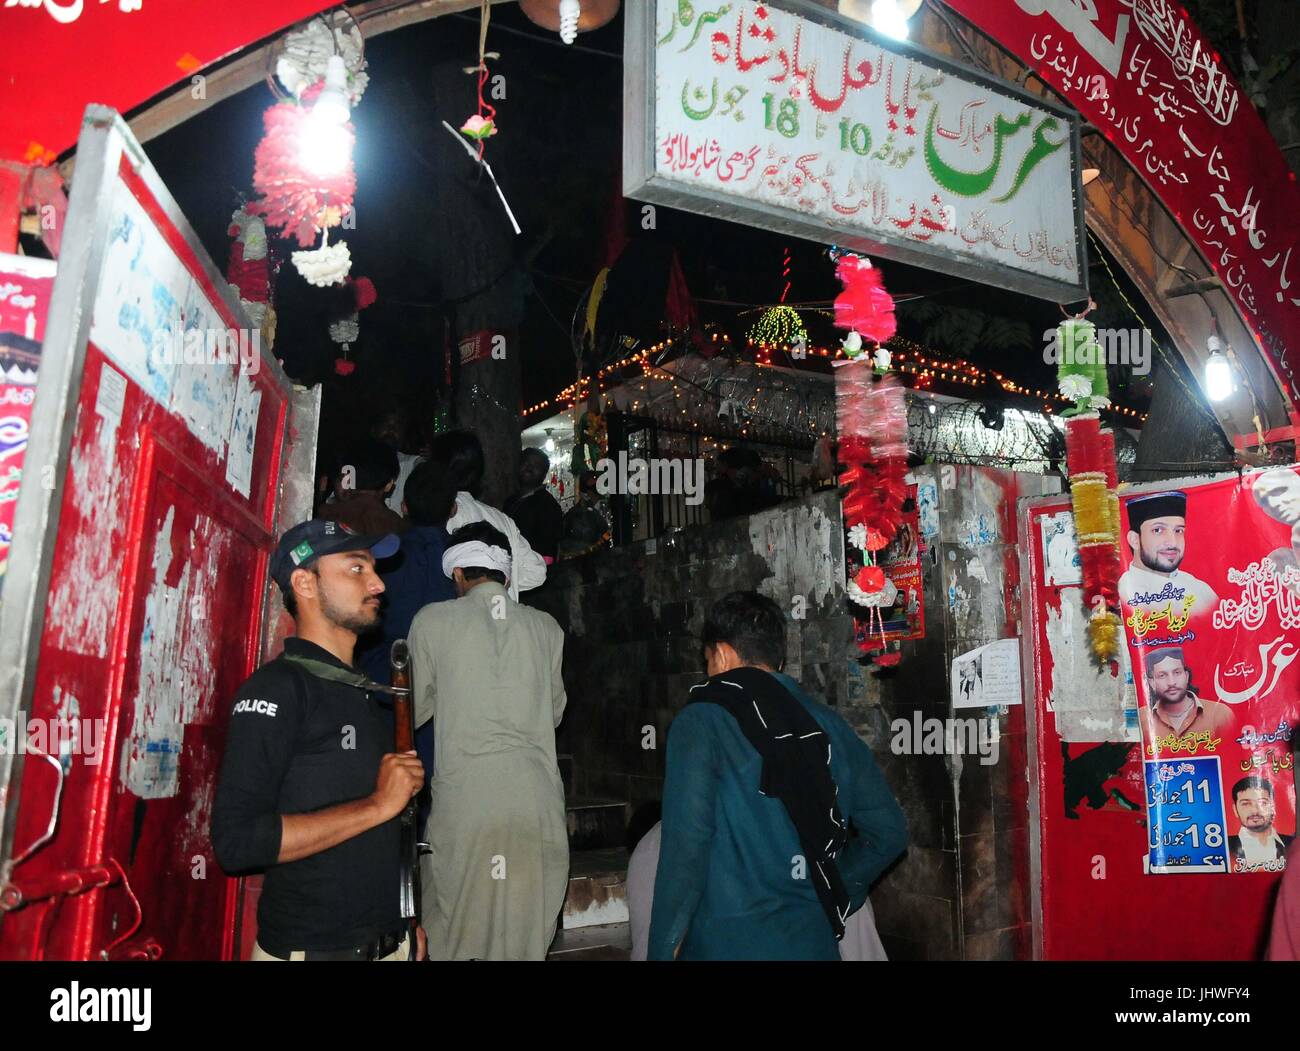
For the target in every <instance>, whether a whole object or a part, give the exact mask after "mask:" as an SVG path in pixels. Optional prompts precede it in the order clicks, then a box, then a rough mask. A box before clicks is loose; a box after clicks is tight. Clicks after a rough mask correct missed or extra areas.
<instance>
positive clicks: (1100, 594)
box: [1057, 317, 1120, 663]
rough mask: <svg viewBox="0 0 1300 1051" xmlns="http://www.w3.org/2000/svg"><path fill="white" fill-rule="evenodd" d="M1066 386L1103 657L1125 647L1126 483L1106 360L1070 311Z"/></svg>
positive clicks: (1085, 567) (1096, 646)
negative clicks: (1122, 527) (1122, 541)
mask: <svg viewBox="0 0 1300 1051" xmlns="http://www.w3.org/2000/svg"><path fill="white" fill-rule="evenodd" d="M1057 341H1058V343H1059V346H1060V348H1061V362H1060V364H1059V366H1058V373H1057V375H1058V382H1059V386H1060V390H1061V393H1062V394H1063V395H1065V396H1066V397H1069V398H1073V399H1075V405H1074V407H1073V408H1071V409H1067V410H1066V411H1065V412H1064V413H1062V416H1064V417H1066V421H1065V460H1066V469H1067V472H1068V474H1069V477H1070V504H1071V506H1072V507H1073V509H1074V528H1075V532H1076V534H1077V535H1078V538H1079V561H1080V564H1081V568H1082V573H1083V593H1084V601H1085V602H1086V603H1087V605H1088V607H1089V609H1091V610H1092V613H1091V615H1090V617H1089V619H1088V644H1089V646H1090V647H1091V649H1092V652H1093V654H1094V655H1095V656H1096V658H1097V659H1098V660H1099V661H1101V662H1102V663H1106V662H1109V661H1111V660H1114V659H1115V657H1116V656H1117V655H1118V654H1119V646H1120V618H1119V614H1118V610H1119V574H1120V557H1119V496H1118V493H1117V492H1116V488H1117V486H1118V483H1119V475H1118V469H1117V468H1116V464H1115V435H1114V433H1113V432H1111V431H1109V430H1103V429H1102V426H1101V418H1100V416H1099V415H1098V414H1097V411H1096V410H1097V409H1099V408H1103V407H1105V406H1108V405H1109V404H1110V400H1109V397H1108V395H1109V386H1108V382H1107V378H1106V364H1105V360H1104V358H1102V355H1101V352H1100V349H1099V348H1098V346H1097V342H1096V328H1095V327H1094V326H1093V325H1092V323H1091V322H1088V321H1084V320H1083V319H1082V318H1081V317H1079V318H1068V319H1066V320H1065V321H1062V322H1061V324H1060V326H1059V327H1058V328H1057Z"/></svg>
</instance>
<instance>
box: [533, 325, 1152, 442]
mask: <svg viewBox="0 0 1300 1051" xmlns="http://www.w3.org/2000/svg"><path fill="white" fill-rule="evenodd" d="M676 342H677V341H676V340H673V339H664V340H660V341H659V342H658V343H655V344H652V345H651V346H649V347H645V348H644V349H642V350H639V351H637V352H636V353H634V354H629V355H628V356H626V357H624V358H622V359H620V360H618V361H614V362H611V363H610V364H608V365H606V366H604V367H603V368H601V369H599V370H598V371H597V372H596V374H595V376H594V377H593V376H584V377H582V378H580V379H578V380H576V381H574V382H573V383H571V384H569V385H568V386H567V387H564V388H562V389H561V390H558V391H556V392H555V394H553V395H552V396H551V397H550V398H547V399H545V400H543V401H539V402H537V403H536V404H535V405H530V406H528V407H527V408H526V409H524V412H523V415H524V417H525V418H526V419H527V418H529V417H533V416H535V415H537V414H538V413H540V412H543V411H545V410H547V409H550V410H551V411H552V412H562V411H565V410H567V409H571V408H572V407H573V406H574V405H577V404H579V403H581V402H584V401H586V400H587V398H589V397H590V396H591V395H592V394H593V393H604V391H605V389H606V383H607V380H608V379H609V377H611V376H613V375H614V374H615V373H617V372H620V371H621V370H623V369H626V368H629V367H632V366H640V368H641V372H642V375H643V376H647V377H651V376H652V374H654V373H661V374H662V375H661V376H654V377H653V378H662V379H665V380H670V381H672V382H673V384H674V389H676V386H677V377H676V376H675V375H674V374H673V373H672V372H670V371H669V370H667V369H664V368H662V367H661V366H658V365H654V364H651V362H650V358H651V357H652V356H657V355H658V354H660V353H661V352H663V351H666V350H669V349H671V348H672V347H673V346H674V345H675V344H676ZM712 342H713V343H715V344H719V350H722V349H725V348H728V347H730V345H731V338H730V337H729V336H727V335H726V334H725V333H713V335H712ZM745 342H746V346H747V348H748V349H749V350H751V351H753V352H754V355H755V356H754V359H753V363H754V364H755V365H757V366H759V367H769V368H770V367H775V366H774V365H773V362H772V355H773V354H774V353H781V354H784V355H785V357H786V358H787V359H788V360H790V361H791V362H792V363H793V362H796V361H800V360H807V359H812V358H825V359H828V360H836V359H843V358H844V357H845V353H844V348H843V347H841V346H838V345H837V346H834V347H828V346H821V347H818V346H805V345H804V344H801V343H794V344H791V343H767V342H764V343H757V342H755V341H753V340H746V341H745ZM885 346H886V348H888V349H889V350H890V352H891V354H892V356H893V361H892V367H893V368H894V369H895V370H896V371H897V372H899V373H901V374H902V375H903V376H907V377H911V378H912V382H911V383H910V384H908V385H909V386H910V387H912V388H913V389H914V390H917V391H923V392H925V391H933V390H934V389H935V384H936V383H941V384H948V385H951V386H954V387H976V388H978V387H984V386H987V385H989V384H990V383H993V384H996V385H997V386H998V387H999V388H1001V389H1002V390H1003V391H1004V392H1006V393H1007V394H1013V395H1016V396H1019V397H1022V398H1024V399H1026V401H1029V402H1037V403H1038V405H1037V407H1039V408H1041V411H1042V412H1043V413H1044V414H1045V415H1049V416H1050V415H1052V413H1053V412H1054V411H1055V410H1056V409H1057V408H1059V407H1061V406H1069V405H1071V404H1073V403H1072V401H1071V399H1069V398H1067V397H1065V396H1064V395H1063V394H1061V393H1060V392H1059V391H1054V390H1045V389H1043V388H1041V387H1031V386H1028V385H1026V384H1022V383H1019V382H1018V381H1016V380H1014V379H1012V378H1011V377H1010V376H1007V375H1005V374H1003V373H1001V372H999V371H998V370H996V369H985V368H982V367H981V366H978V365H974V364H972V363H971V362H969V361H964V360H961V359H944V358H941V357H939V356H938V355H936V354H935V353H934V352H933V351H932V350H929V349H928V348H926V347H924V346H922V345H921V344H919V343H916V342H914V341H913V340H910V339H905V338H902V337H895V338H894V339H891V340H890V341H889V342H888V343H886V344H885ZM593 380H594V382H595V389H594V390H593V389H592V383H593ZM619 382H620V384H621V383H624V382H626V379H621V380H620V381H619ZM697 386H698V385H697ZM701 389H703V388H701ZM678 397H680V393H678ZM638 405H639V401H637V402H634V404H633V408H634V409H635V408H636V407H637V406H638ZM1105 412H1106V413H1107V414H1109V415H1112V416H1115V417H1118V418H1119V419H1120V420H1122V421H1123V422H1125V423H1127V424H1129V425H1138V424H1142V423H1145V422H1146V420H1147V414H1146V413H1143V412H1139V411H1138V410H1137V409H1134V408H1131V407H1129V406H1126V405H1112V406H1110V408H1109V409H1107V410H1105ZM682 414H683V415H685V414H686V410H683V411H682ZM696 426H697V427H698V423H697V424H696ZM823 433H825V432H824V431H823Z"/></svg>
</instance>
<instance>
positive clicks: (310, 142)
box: [298, 111, 352, 175]
mask: <svg viewBox="0 0 1300 1051" xmlns="http://www.w3.org/2000/svg"><path fill="white" fill-rule="evenodd" d="M351 149H352V143H351V142H350V141H349V139H348V132H347V129H346V128H344V127H343V125H341V124H336V123H334V121H333V120H331V119H329V118H328V116H325V117H320V116H317V115H316V113H315V111H313V112H312V113H311V114H310V115H309V116H308V117H307V120H306V121H304V122H303V129H302V136H301V138H300V140H299V142H298V157H299V159H300V160H301V161H302V164H303V167H304V168H306V169H307V170H308V171H310V172H311V173H312V174H314V175H335V174H337V173H338V172H341V171H342V170H343V169H344V168H345V167H347V163H348V157H349V156H350V154H351Z"/></svg>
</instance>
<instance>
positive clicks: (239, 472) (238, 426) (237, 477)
mask: <svg viewBox="0 0 1300 1051" xmlns="http://www.w3.org/2000/svg"><path fill="white" fill-rule="evenodd" d="M261 409H262V392H261V391H260V390H258V389H257V388H256V387H255V386H254V385H253V382H252V381H251V380H250V379H249V378H248V375H247V374H246V373H244V372H240V374H239V386H238V389H237V390H236V391H235V412H234V416H233V418H232V419H231V424H230V441H229V442H228V443H227V446H226V481H227V482H229V483H230V486H231V488H233V489H234V490H235V492H237V493H239V495H240V496H244V497H247V496H248V491H249V487H250V486H251V485H252V481H253V451H254V449H255V447H256V442H257V416H258V413H259V412H261Z"/></svg>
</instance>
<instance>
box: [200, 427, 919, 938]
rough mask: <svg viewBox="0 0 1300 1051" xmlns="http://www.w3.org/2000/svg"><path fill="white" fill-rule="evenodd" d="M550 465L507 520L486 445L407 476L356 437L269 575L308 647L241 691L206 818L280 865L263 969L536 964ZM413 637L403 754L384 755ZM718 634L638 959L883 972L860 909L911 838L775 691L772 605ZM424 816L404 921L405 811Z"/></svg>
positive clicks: (545, 891)
mask: <svg viewBox="0 0 1300 1051" xmlns="http://www.w3.org/2000/svg"><path fill="white" fill-rule="evenodd" d="M548 468H549V464H548V462H547V460H546V457H545V455H544V454H543V453H541V452H540V451H539V450H528V451H527V452H526V453H525V454H524V455H523V457H522V462H521V466H520V471H519V482H520V489H519V492H518V493H517V494H516V495H515V496H514V497H512V498H511V500H510V501H509V502H508V503H507V508H508V509H509V511H510V513H509V514H507V513H506V512H505V511H503V510H500V509H497V508H495V507H492V506H490V505H488V504H486V503H483V502H482V501H481V500H480V499H479V498H478V496H477V495H476V493H477V492H478V491H479V486H480V483H481V481H482V477H483V471H484V456H483V449H482V446H481V444H480V442H479V441H478V439H477V438H476V437H475V436H474V435H473V434H472V433H469V432H464V431H451V432H445V433H442V434H439V435H437V436H435V437H434V439H433V440H432V441H431V442H430V443H429V445H428V447H427V448H426V449H425V450H424V451H423V454H422V455H420V456H418V457H411V458H409V459H408V460H406V461H405V462H403V461H402V460H401V459H399V456H398V454H397V453H395V452H394V451H393V450H392V449H391V447H387V446H385V445H384V444H383V443H382V442H380V441H377V440H376V441H367V442H364V443H359V444H358V445H357V447H356V448H355V449H354V450H353V451H352V453H351V455H350V456H349V457H348V462H347V463H345V464H342V465H341V466H340V467H339V469H338V472H337V476H336V480H335V485H334V486H333V488H334V495H333V498H332V499H328V500H322V501H321V503H320V504H319V505H318V508H317V513H316V516H315V517H314V518H312V519H309V520H308V521H306V522H303V523H300V524H299V525H297V526H294V527H293V528H292V529H290V530H288V531H287V532H286V533H285V534H284V536H283V537H282V538H281V539H280V542H279V544H278V546H277V548H276V550H275V553H274V555H273V557H272V560H271V566H270V574H271V577H272V579H274V581H275V582H276V584H277V585H278V586H279V588H280V591H281V593H282V595H283V597H284V605H285V609H286V610H287V612H288V613H289V614H290V615H291V616H292V617H293V619H294V623H295V629H296V630H295V633H294V635H293V636H291V637H290V638H288V639H286V640H285V646H284V651H283V653H282V654H281V655H280V656H279V657H277V658H276V659H275V660H272V661H270V662H268V663H267V664H265V665H263V666H262V667H261V668H259V669H258V670H257V671H256V672H255V673H254V674H253V675H252V676H251V677H250V678H249V679H248V680H247V681H246V682H245V683H244V684H243V686H242V687H241V688H240V689H239V691H238V692H237V694H236V696H235V697H234V698H233V700H232V704H231V718H230V728H229V734H228V738H227V744H226V751H225V754H224V756H223V759H222V765H221V770H220V774H219V778H218V783H217V792H216V798H215V801H214V806H213V812H212V828H211V832H212V842H213V846H214V848H215V851H216V855H217V858H218V861H219V862H220V864H221V865H222V867H223V868H224V869H225V871H226V872H228V873H231V874H243V873H251V872H259V871H260V872H263V873H265V878H264V882H263V887H262V891H261V895H260V898H259V901H258V935H257V940H256V944H255V946H254V948H253V952H252V958H253V959H257V960H406V959H426V958H427V959H435V960H457V959H480V960H487V959H544V958H545V956H546V954H547V951H548V948H549V946H550V945H551V944H552V941H553V939H554V936H555V932H556V928H557V925H558V921H559V916H560V912H561V908H562V906H563V902H564V896H565V891H566V888H567V882H568V873H569V848H568V839H567V821H566V813H565V796H564V786H563V783H562V780H561V777H560V773H559V768H558V763H557V758H556V752H555V729H556V727H557V726H558V725H559V723H560V720H561V718H562V717H563V715H564V710H565V705H566V700H567V698H566V694H565V687H564V678H563V674H562V672H563V654H564V633H563V631H562V630H561V628H560V626H559V624H558V623H557V622H556V621H555V619H554V618H552V617H551V616H550V615H549V614H547V613H545V612H542V611H541V610H538V609H534V608H531V607H530V606H528V605H525V604H521V603H520V602H519V595H520V593H521V592H523V591H527V590H529V589H531V588H534V587H537V586H539V585H541V584H542V583H543V582H544V581H545V578H546V572H547V567H548V564H549V563H551V562H553V561H554V559H555V558H556V557H559V556H560V555H561V553H562V552H563V550H564V548H565V543H566V539H569V537H567V535H566V530H565V527H564V517H563V516H562V515H561V514H560V513H559V506H558V504H556V503H555V501H554V498H553V497H551V496H550V494H549V493H547V492H546V491H545V487H544V482H545V478H546V474H547V470H548ZM590 500H594V494H589V493H587V492H583V493H581V494H580V496H579V500H578V503H577V505H576V509H577V510H578V511H579V513H580V514H583V515H586V516H591V515H595V514H598V513H599V512H598V511H597V510H596V508H595V507H594V505H593V504H592V503H591V502H589V501H590ZM585 501H586V502H585ZM570 514H572V511H571V512H570ZM585 525H586V526H587V527H588V528H587V529H586V532H591V531H593V530H594V529H595V528H596V523H595V522H594V521H590V522H587V523H585ZM575 532H576V531H575ZM586 532H583V533H581V534H580V535H578V536H577V537H576V539H575V542H576V543H583V542H585V541H586V540H587V536H586ZM398 639H405V640H407V643H408V648H409V653H410V683H411V686H410V700H411V702H412V706H413V710H414V714H415V723H416V726H417V728H418V729H417V732H416V736H415V745H416V747H415V749H414V750H413V751H410V752H397V751H395V750H394V722H393V715H392V706H391V697H392V691H393V687H392V678H391V674H390V664H389V652H390V647H391V645H392V643H393V642H394V641H396V640H398ZM702 641H703V644H704V645H703V654H702V656H703V662H704V664H705V666H706V669H707V673H708V676H709V678H708V679H707V681H706V682H703V683H701V688H700V689H697V690H693V691H692V693H691V696H690V697H689V698H688V701H689V702H690V703H688V704H687V706H686V708H685V709H684V710H683V711H682V713H681V714H680V715H679V716H678V717H677V719H676V720H675V722H674V723H673V726H672V729H671V732H670V735H669V741H668V755H667V776H666V781H665V788H664V800H663V809H662V822H661V823H657V824H655V825H654V827H653V829H652V833H653V834H652V835H648V836H646V837H644V839H643V840H642V842H641V844H639V845H638V847H637V850H636V851H635V853H634V857H633V861H632V872H631V873H630V875H629V885H630V892H629V909H630V911H631V913H632V928H633V930H634V933H635V940H636V942H637V944H636V946H635V947H634V957H635V958H640V959H647V958H648V959H671V958H687V959H729V958H760V959H761V958H769V959H822V958H824V959H835V958H838V957H840V956H841V955H843V957H844V958H846V959H878V958H882V957H883V952H882V951H881V950H880V948H879V941H878V939H876V938H875V932H874V928H873V927H872V926H871V922H870V911H869V908H868V909H864V905H865V904H866V893H867V889H868V887H869V886H870V884H871V882H872V881H873V880H875V879H876V878H877V877H879V875H880V874H881V872H882V871H883V870H884V869H885V868H886V867H887V866H888V865H889V864H891V863H892V862H893V861H894V860H895V859H896V858H897V857H898V856H899V855H900V854H901V852H902V850H903V848H904V846H905V843H906V830H905V826H904V822H903V817H902V812H901V810H900V809H899V807H898V804H897V803H896V802H895V800H894V798H893V796H892V795H891V794H890V792H889V789H888V787H887V786H886V785H885V783H884V780H883V778H882V777H881V774H880V771H879V769H878V768H877V766H876V764H875V760H874V758H873V756H872V753H871V751H870V749H869V748H868V747H867V746H866V745H865V744H863V743H862V742H861V740H859V739H858V737H857V735H856V734H855V733H854V732H853V730H852V729H851V728H850V727H849V726H848V724H847V723H846V722H844V720H843V719H842V718H840V717H839V716H838V715H836V714H835V713H834V712H832V711H831V710H830V709H829V708H827V707H826V706H824V705H822V704H820V703H818V702H817V701H815V700H813V699H812V698H811V697H809V696H808V695H807V694H806V693H804V692H803V691H802V689H801V688H800V687H799V684H798V683H797V682H795V680H794V679H792V678H790V677H789V676H786V675H785V674H783V673H782V670H781V669H782V665H783V662H784V654H785V621H784V614H783V613H782V611H781V610H780V608H779V607H778V606H777V605H776V604H775V603H773V602H772V601H771V600H770V599H768V598H765V597H763V596H760V595H757V594H754V593H751V592H738V593H735V594H733V595H731V596H728V597H727V599H725V600H723V601H722V602H721V603H719V604H718V605H717V606H716V607H715V609H714V610H713V611H712V612H711V614H710V616H709V618H708V622H707V625H706V628H705V632H704V637H703V640H702ZM416 798H418V799H419V800H420V811H419V818H418V821H419V826H418V827H419V828H420V829H422V830H423V837H422V838H423V839H424V840H425V841H426V843H427V849H426V850H425V852H424V855H423V858H422V866H421V868H422V871H421V890H422V894H421V898H422V906H421V910H420V915H419V916H418V924H417V925H416V926H414V927H412V926H411V925H410V924H409V923H408V922H407V921H406V920H404V918H403V916H402V915H401V909H400V904H399V894H398V888H399V884H400V880H401V865H402V860H401V857H400V854H401V850H400V846H399V836H400V833H399V819H400V817H399V816H400V815H401V814H402V812H403V811H404V810H405V809H406V808H407V807H408V805H409V804H410V802H411V800H412V799H416ZM652 847H653V852H651V848H652ZM846 931H847V935H848V937H847V938H845V934H846ZM841 939H844V940H843V942H841ZM842 946H850V947H854V946H856V948H849V949H848V951H844V952H842ZM864 946H865V948H863V947H864Z"/></svg>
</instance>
